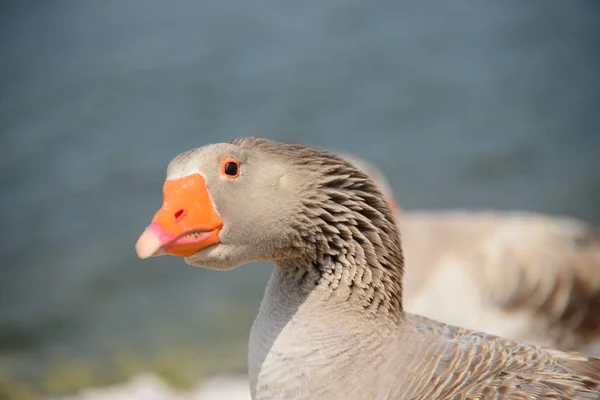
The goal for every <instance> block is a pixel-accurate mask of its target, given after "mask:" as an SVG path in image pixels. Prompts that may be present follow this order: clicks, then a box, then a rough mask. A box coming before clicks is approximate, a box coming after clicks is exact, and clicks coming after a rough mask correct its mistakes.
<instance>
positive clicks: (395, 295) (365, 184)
mask: <svg viewBox="0 0 600 400" xmlns="http://www.w3.org/2000/svg"><path fill="white" fill-rule="evenodd" d="M322 162H323V164H321V165H320V166H319V168H320V169H321V171H320V172H321V173H322V175H323V176H320V179H313V180H314V183H313V184H312V185H311V186H312V187H310V188H309V189H308V190H307V191H306V192H305V193H306V196H305V197H304V200H303V208H304V209H303V212H302V213H301V216H300V218H299V222H298V224H297V226H296V227H295V228H296V231H297V232H298V234H299V244H298V247H301V248H303V249H304V250H305V251H304V252H303V254H304V255H305V257H304V258H305V259H304V260H303V262H302V263H301V264H299V263H298V262H297V260H296V263H295V265H303V268H302V269H301V270H302V272H300V271H298V272H296V273H294V276H295V277H296V279H298V278H300V279H302V280H304V281H305V283H307V284H309V285H313V286H315V287H319V288H320V289H325V290H327V291H329V292H331V293H332V294H336V295H340V296H342V297H346V298H347V299H349V300H351V302H352V303H353V304H359V305H360V306H361V307H362V308H363V309H365V310H368V311H372V312H375V313H377V314H381V313H384V314H390V315H397V316H399V315H401V313H402V275H403V268H404V258H403V254H402V247H401V243H400V234H399V232H398V229H397V225H396V220H395V216H394V215H393V213H392V212H391V211H390V209H389V206H388V204H387V203H386V202H385V200H384V197H383V196H382V194H381V191H380V189H379V188H378V187H377V186H376V185H375V184H374V183H373V182H372V181H371V180H370V179H369V178H368V177H367V176H366V175H365V174H364V173H363V172H362V171H359V170H357V169H356V168H354V167H353V166H352V165H351V164H348V163H347V162H346V161H343V160H342V159H339V158H337V157H331V156H330V157H328V158H325V159H324V160H322ZM323 170H324V171H327V172H326V173H323ZM306 266H308V268H307V267H306Z"/></svg>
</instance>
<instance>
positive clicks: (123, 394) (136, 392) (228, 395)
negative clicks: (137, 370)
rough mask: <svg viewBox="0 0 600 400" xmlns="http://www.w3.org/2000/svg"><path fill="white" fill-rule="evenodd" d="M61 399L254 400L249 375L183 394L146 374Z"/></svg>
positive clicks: (209, 382) (217, 379)
mask: <svg viewBox="0 0 600 400" xmlns="http://www.w3.org/2000/svg"><path fill="white" fill-rule="evenodd" d="M50 400H53V399H50ZM61 400H250V389H249V387H248V377H247V376H245V375H216V376H213V377H210V378H207V379H205V380H204V381H203V382H202V383H200V384H199V385H198V386H196V387H195V388H192V389H190V390H187V391H179V390H176V389H173V388H172V387H170V386H169V385H168V384H166V383H165V382H164V381H163V380H162V379H160V378H159V377H157V376H155V375H151V374H143V375H139V376H137V377H135V378H133V379H131V380H130V381H128V382H125V383H121V384H118V385H113V386H107V387H99V388H87V389H84V390H82V391H80V392H79V393H77V394H75V395H71V396H67V397H63V398H62V399H61Z"/></svg>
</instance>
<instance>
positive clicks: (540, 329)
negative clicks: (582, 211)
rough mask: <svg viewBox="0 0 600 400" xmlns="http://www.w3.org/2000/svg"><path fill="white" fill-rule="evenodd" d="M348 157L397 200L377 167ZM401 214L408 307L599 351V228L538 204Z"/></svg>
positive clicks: (497, 330)
mask: <svg viewBox="0 0 600 400" xmlns="http://www.w3.org/2000/svg"><path fill="white" fill-rule="evenodd" d="M343 156H344V158H346V159H348V160H349V161H350V162H352V163H354V164H355V165H356V166H358V167H359V168H361V169H363V170H364V171H365V172H367V174H368V175H369V176H371V177H372V178H373V179H374V180H375V182H376V183H377V184H378V185H379V186H380V187H381V189H382V190H383V192H384V194H385V195H386V197H387V198H388V200H389V201H390V203H392V204H397V202H396V200H395V195H394V192H393V190H392V187H391V185H390V183H389V182H388V181H387V179H386V177H385V176H384V174H383V173H382V172H381V171H380V170H379V169H378V168H377V167H375V166H374V165H373V164H371V163H368V162H367V161H365V160H363V159H361V158H359V157H357V156H354V155H349V154H343ZM397 218H398V221H399V226H400V229H401V231H402V234H403V238H404V240H403V246H402V247H403V249H404V253H405V258H406V260H405V263H406V266H405V271H406V287H407V289H406V291H405V295H404V297H405V307H406V309H407V310H409V311H411V312H415V313H418V314H422V315H425V316H427V317H430V318H434V319H437V320H440V321H443V322H445V323H449V324H454V325H461V326H467V327H469V328H471V329H476V330H480V331H484V332H488V333H491V334H494V335H499V336H503V337H507V338H510V339H514V340H520V341H526V342H529V343H533V344H539V345H547V346H556V347H560V348H563V349H568V350H579V351H583V352H586V353H592V354H598V355H600V233H599V232H598V230H596V229H594V228H592V227H590V226H589V225H588V224H586V223H584V222H582V221H580V220H577V219H575V218H567V217H556V216H549V215H542V214H537V213H530V212H507V211H503V212H500V211H462V210H445V211H438V210H428V211H424V210H423V211H407V210H402V211H400V210H398V212H397ZM449 276H451V278H450V279H448V277H449Z"/></svg>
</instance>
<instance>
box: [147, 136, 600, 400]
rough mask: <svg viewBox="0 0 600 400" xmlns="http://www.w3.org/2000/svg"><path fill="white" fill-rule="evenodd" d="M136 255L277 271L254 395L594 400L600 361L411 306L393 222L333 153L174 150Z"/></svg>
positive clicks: (292, 148) (260, 327) (256, 148)
mask: <svg viewBox="0 0 600 400" xmlns="http://www.w3.org/2000/svg"><path fill="white" fill-rule="evenodd" d="M163 196H164V201H163V205H162V207H161V209H160V210H159V211H158V212H157V213H156V215H155V217H154V219H153V221H152V223H151V225H150V226H149V227H148V228H147V229H146V231H144V233H143V234H142V235H141V237H140V239H139V240H138V243H137V245H136V249H137V252H138V255H139V256H140V257H142V258H146V257H149V256H153V255H160V254H171V255H175V256H182V257H184V258H185V261H186V263H188V264H190V265H195V266H205V267H208V268H212V269H220V270H226V269H231V268H235V267H237V266H239V265H242V264H246V263H249V262H252V261H273V262H275V263H276V265H277V267H276V268H275V271H274V272H273V275H272V277H271V279H270V281H269V283H268V285H267V288H266V290H265V295H264V299H263V301H262V304H261V307H260V310H259V313H258V316H257V318H256V320H255V322H254V324H253V327H252V331H251V335H250V351H249V377H250V388H251V393H252V397H253V398H254V399H350V398H352V399H354V398H356V399H408V398H410V399H540V398H555V399H558V398H565V399H597V398H598V395H599V394H600V359H597V358H593V357H587V356H583V355H581V354H578V353H569V352H562V351H559V350H555V349H551V348H540V347H536V346H533V345H528V344H523V343H519V342H516V341H511V340H508V339H502V338H499V337H496V336H491V335H489V334H485V333H481V332H477V331H472V330H467V329H464V328H459V327H455V326H451V325H446V324H444V323H442V322H437V321H434V320H431V319H428V318H425V317H421V316H418V315H414V314H411V313H408V312H406V311H404V309H403V303H402V300H403V297H402V274H403V256H402V248H401V243H400V236H399V232H398V227H397V221H396V218H395V216H394V214H393V212H391V210H390V208H389V206H388V203H387V202H386V200H385V197H384V196H383V194H382V193H381V191H380V189H379V188H378V187H377V185H376V184H374V183H373V181H372V180H371V179H370V178H368V177H367V175H366V174H364V173H363V172H362V171H360V170H359V169H357V168H356V167H354V166H353V165H352V164H351V163H348V162H347V161H345V160H344V159H342V158H340V157H338V156H336V155H335V154H332V153H329V152H325V151H322V150H318V149H314V148H309V147H304V146H298V145H290V144H284V143H279V142H274V141H271V140H267V139H256V138H240V139H234V140H232V141H230V142H227V143H220V144H215V145H209V146H204V147H200V148H197V149H194V150H191V151H189V152H186V153H183V154H181V155H179V156H177V157H176V158H175V159H174V160H173V161H171V163H170V164H169V167H168V169H167V181H166V182H165V187H164V191H163Z"/></svg>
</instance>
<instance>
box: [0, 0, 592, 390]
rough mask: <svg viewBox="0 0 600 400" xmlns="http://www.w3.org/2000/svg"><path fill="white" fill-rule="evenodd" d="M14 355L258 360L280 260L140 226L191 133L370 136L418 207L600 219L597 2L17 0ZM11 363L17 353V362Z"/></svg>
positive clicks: (6, 146) (2, 26) (11, 285)
mask: <svg viewBox="0 0 600 400" xmlns="http://www.w3.org/2000/svg"><path fill="white" fill-rule="evenodd" d="M2 8H3V11H2V12H0V14H1V16H0V22H1V23H0V96H1V97H0V166H1V171H2V175H1V177H2V185H1V186H0V190H1V197H0V201H1V208H0V210H1V211H0V212H1V213H2V214H1V221H2V224H1V230H0V234H1V239H2V240H0V252H1V253H0V255H1V260H2V261H1V263H0V361H1V362H2V364H1V365H0V372H1V371H4V372H3V373H5V374H12V375H14V376H17V377H18V378H19V379H25V380H27V381H33V382H39V381H40V380H43V379H45V378H44V376H46V375H47V374H48V373H49V371H51V370H53V369H54V368H56V366H57V365H62V364H64V363H68V362H72V361H82V362H89V363H95V364H101V363H102V362H103V361H102V360H106V359H110V358H111V357H113V356H114V354H117V353H119V352H122V351H123V350H124V349H125V350H127V351H130V352H137V353H148V352H150V353H152V352H155V351H156V352H159V351H160V349H169V348H173V347H176V346H182V347H184V348H187V349H193V350H190V351H191V352H193V353H192V354H194V356H195V357H198V358H199V359H202V357H205V355H206V354H208V353H210V352H212V353H211V354H213V353H214V354H216V357H222V355H223V354H225V353H227V354H229V353H235V355H236V357H238V358H239V359H241V360H242V361H243V358H244V357H245V355H244V351H245V349H244V346H245V341H246V337H247V333H248V330H249V327H250V323H251V321H252V319H253V317H254V313H255V312H256V310H257V307H258V303H259V301H260V298H261V296H262V290H263V287H264V284H265V282H266V280H267V278H268V275H269V274H270V271H271V269H272V267H271V266H269V265H253V266H249V267H245V268H241V269H238V270H237V271H234V272H230V273H218V272H212V271H206V270H201V269H194V268H190V267H188V266H186V265H185V264H184V263H183V262H182V261H181V260H175V259H169V258H165V257H161V258H157V259H152V260H149V261H144V262H142V261H139V260H137V259H136V257H135V253H134V249H133V245H134V243H135V241H136V240H137V236H138V235H139V234H140V233H141V231H142V230H143V228H144V227H145V225H146V224H147V223H148V222H149V221H150V219H151V217H152V215H153V213H154V211H155V210H156V208H157V207H158V206H159V205H160V203H161V198H160V195H161V188H162V182H163V179H164V174H165V167H166V165H167V163H168V162H169V160H170V159H171V158H172V157H173V156H175V155H176V154H178V153H179V152H181V151H184V150H187V149H189V148H191V147H195V146H198V145H203V144H206V143H209V142H215V141H221V140H224V139H228V138H231V137H235V136H243V135H257V136H267V137H270V138H274V139H280V140H286V141H293V142H299V143H305V144H312V145H318V146H325V147H329V148H334V149H336V148H337V149H340V150H346V151H350V152H354V153H357V154H360V155H362V156H363V157H365V158H367V159H369V160H371V161H373V162H375V163H377V164H378V165H379V166H381V167H382V169H383V170H384V171H385V172H386V173H387V174H388V176H389V177H390V180H391V182H392V184H393V186H394V189H395V190H396V192H397V194H398V198H399V199H400V201H401V202H402V204H403V205H404V206H405V207H407V208H417V207H418V208H431V207H444V208H446V207H475V208H482V207H494V208H501V209H513V208H518V209H526V210H537V211H542V212H551V213H557V214H570V215H574V216H577V217H581V218H584V219H587V220H589V221H591V222H593V223H596V224H600V208H599V205H600V158H599V153H600V132H599V127H600V110H599V108H598V107H599V106H598V105H599V104H600V94H599V88H600V55H599V54H600V7H599V6H598V4H597V3H596V2H594V1H573V2H564V1H558V0H556V1H529V2H520V1H515V0H509V1H504V2H492V1H466V0H459V1H454V2H445V1H441V0H440V1H436V2H428V3H427V4H426V2H418V4H417V2H389V1H372V2H357V1H342V0H334V1H329V2H317V1H305V2H293V1H266V0H263V1H254V2H245V1H239V0H238V1H229V2H221V1H216V0H213V1H177V2H166V1H158V0H144V1H142V0H137V1H134V0H129V1H120V0H108V1H107V0H105V1H97V2H82V1H75V0H63V1H54V2H49V1H48V2H43V1H38V2H35V1H23V2H16V1H13V2H5V3H4V5H3V6H2ZM7 371H8V372H7Z"/></svg>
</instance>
